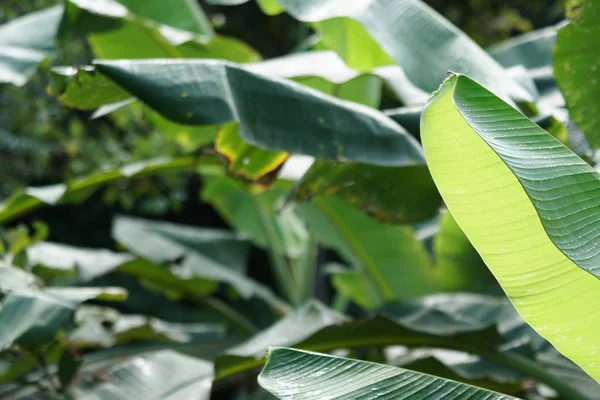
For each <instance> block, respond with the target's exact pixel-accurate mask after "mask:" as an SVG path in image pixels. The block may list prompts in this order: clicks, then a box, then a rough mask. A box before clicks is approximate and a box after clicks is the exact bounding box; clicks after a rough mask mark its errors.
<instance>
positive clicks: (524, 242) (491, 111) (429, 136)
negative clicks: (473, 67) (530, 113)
mask: <svg viewBox="0 0 600 400" xmlns="http://www.w3.org/2000/svg"><path fill="white" fill-rule="evenodd" d="M421 131H422V139H423V144H424V146H425V152H426V155H427V159H428V165H429V167H430V170H431V172H432V176H433V178H434V180H435V182H436V184H437V186H438V188H439V189H440V192H441V194H442V197H443V198H444V200H445V202H446V204H447V205H448V208H449V209H450V211H451V212H452V214H453V216H454V217H455V219H456V222H457V223H458V224H459V225H460V227H461V228H462V230H463V231H464V232H465V234H466V235H467V237H468V238H469V240H470V241H471V243H473V245H474V247H475V248H476V249H477V250H478V252H479V254H480V255H481V256H482V258H483V260H484V261H485V262H486V264H487V265H488V267H489V268H490V269H491V271H492V272H493V273H494V275H495V276H496V278H497V279H498V281H499V282H500V284H501V285H502V287H503V288H504V290H505V292H506V293H507V295H508V296H509V298H510V299H511V300H512V302H513V303H514V304H515V306H516V308H517V310H518V311H519V313H520V314H521V315H522V316H523V318H524V319H525V321H527V322H528V323H529V324H530V325H531V326H532V327H533V328H534V329H535V330H536V331H537V332H538V333H540V335H542V336H543V337H544V338H546V339H547V340H548V341H550V342H551V343H552V344H553V345H554V346H555V347H556V348H557V349H558V350H559V351H561V352H562V353H563V354H565V355H566V356H567V357H569V358H570V359H572V360H573V361H575V362H576V363H577V364H579V366H581V367H582V368H583V369H584V370H585V371H586V372H587V373H588V374H590V375H591V376H592V377H594V378H596V379H599V378H600V369H599V368H600V366H599V365H597V363H596V362H595V359H596V356H595V353H596V347H597V346H598V345H599V344H600V322H598V321H600V319H599V318H598V317H597V316H596V314H597V312H596V311H595V309H594V308H593V307H590V306H589V305H590V304H593V303H594V301H595V299H597V298H600V297H599V296H600V291H599V290H598V289H599V288H600V283H599V281H598V278H597V277H598V268H597V261H596V260H597V259H598V257H600V254H599V252H598V250H597V248H598V246H597V238H598V235H597V234H596V231H597V230H598V229H597V226H598V220H599V218H598V215H599V214H598V206H597V204H596V202H595V200H594V199H595V197H596V193H598V191H599V190H600V179H599V176H598V173H597V172H595V171H594V170H593V169H592V168H591V167H590V166H589V165H588V164H586V163H585V162H584V161H583V160H581V159H579V158H578V157H577V156H576V155H575V154H573V153H572V152H571V151H570V150H568V149H567V148H566V147H565V146H563V145H562V144H561V143H560V142H559V141H557V140H556V139H555V138H553V137H552V136H551V135H549V134H548V133H546V132H544V131H543V130H542V129H541V128H539V127H538V126H537V125H535V123H533V122H532V121H531V120H529V119H528V118H526V117H525V116H523V115H522V114H521V113H519V112H518V111H517V110H515V109H514V108H512V107H511V106H510V105H508V104H506V103H505V102H504V101H502V100H501V99H499V98H498V97H496V96H494V95H493V94H492V93H490V92H489V91H487V90H486V89H484V88H483V87H482V86H480V85H479V84H477V83H475V82H474V81H472V80H471V79H469V78H467V77H465V76H463V75H452V76H451V77H450V78H448V80H446V82H445V83H444V84H443V85H442V87H441V88H440V89H439V90H438V91H437V92H436V93H435V94H434V96H433V97H432V98H431V99H430V100H429V102H428V104H427V106H426V108H425V111H424V112H423V117H422V124H421ZM565 299H568V300H565Z"/></svg>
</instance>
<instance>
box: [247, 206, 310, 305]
mask: <svg viewBox="0 0 600 400" xmlns="http://www.w3.org/2000/svg"><path fill="white" fill-rule="evenodd" d="M254 204H255V205H256V211H257V215H258V218H259V220H260V223H261V226H262V228H263V231H264V233H265V236H266V237H267V241H268V242H269V246H270V249H269V250H268V254H269V259H270V260H271V266H272V267H273V270H274V271H273V272H274V274H275V277H276V278H277V285H278V286H279V290H280V291H281V293H282V295H283V296H284V298H285V299H286V300H287V301H289V302H290V303H291V304H292V305H294V306H296V305H298V304H299V297H298V291H297V290H296V287H297V285H296V279H295V278H294V275H293V274H292V270H291V268H290V265H289V263H288V261H287V259H286V257H285V249H284V248H283V244H282V242H281V240H282V239H281V237H282V235H281V233H279V232H277V231H276V227H275V226H273V224H272V223H271V221H269V215H270V213H269V210H267V209H265V207H264V206H263V204H261V202H260V199H257V198H255V197H254Z"/></svg>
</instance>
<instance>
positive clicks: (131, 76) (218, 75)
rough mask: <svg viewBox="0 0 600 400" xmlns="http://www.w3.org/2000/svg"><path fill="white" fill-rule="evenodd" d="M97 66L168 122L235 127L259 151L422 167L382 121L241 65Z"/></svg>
mask: <svg viewBox="0 0 600 400" xmlns="http://www.w3.org/2000/svg"><path fill="white" fill-rule="evenodd" d="M96 67H97V68H98V69H99V70H100V71H101V72H102V73H104V74H106V75H107V76H108V77H110V78H111V79H112V80H113V81H115V82H116V83H118V84H119V85H121V86H122V87H123V88H125V89H126V90H127V91H129V92H130V93H132V94H133V95H134V96H136V97H137V98H139V99H140V100H141V101H143V102H145V103H146V104H148V105H149V106H151V107H152V108H154V109H155V110H156V111H158V112H159V113H161V114H162V115H164V116H165V117H167V118H169V119H172V120H173V121H176V122H180V123H186V124H196V125H212V124H223V123H229V122H238V123H239V124H240V135H241V136H242V138H243V139H244V140H245V141H247V142H249V143H251V144H255V145H258V146H260V147H265V148H269V149H273V150H282V151H287V152H294V153H301V154H309V155H312V156H316V157H321V158H326V159H333V160H348V161H357V162H366V163H372V164H378V165H407V164H415V163H421V162H422V155H421V150H420V148H419V146H418V144H417V143H416V142H415V141H414V140H413V139H412V138H410V137H409V136H408V135H407V134H406V132H405V131H404V130H403V129H402V128H401V127H400V126H399V125H397V124H395V123H394V122H393V121H391V120H390V119H388V118H387V117H385V116H384V115H383V114H381V113H379V112H377V111H375V110H373V109H370V108H368V107H364V106H360V105H358V104H354V103H349V102H344V101H341V100H338V99H335V98H332V97H329V96H326V95H323V94H321V93H319V92H317V91H314V90H311V89H308V88H305V87H303V86H301V85H298V84H295V83H293V82H290V81H285V80H279V79H274V78H270V77H267V76H264V75H261V74H256V73H254V72H250V71H248V70H247V69H245V68H243V67H242V66H236V65H233V64H230V63H225V62H221V61H203V60H194V61H192V60H188V61H174V60H161V61H156V60H153V61H126V60H121V61H113V62H110V61H102V62H96ZM258 105H260V107H259V106H258ZM273 108H276V109H277V110H278V112H277V113H273V112H271V110H272V109H273ZM365 149H366V150H367V151H365Z"/></svg>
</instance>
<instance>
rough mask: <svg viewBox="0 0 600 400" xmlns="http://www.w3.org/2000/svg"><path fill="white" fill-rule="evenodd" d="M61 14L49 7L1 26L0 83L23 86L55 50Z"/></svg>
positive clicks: (57, 8)
mask: <svg viewBox="0 0 600 400" xmlns="http://www.w3.org/2000/svg"><path fill="white" fill-rule="evenodd" d="M62 13H63V8H62V7H60V6H57V7H52V8H49V9H46V10H43V11H39V12H35V13H31V14H28V15H25V16H23V17H21V18H18V19H15V20H13V21H10V22H8V23H6V24H4V25H2V26H0V83H5V82H9V83H13V84H15V85H18V86H22V85H24V84H25V83H26V82H27V81H28V80H29V79H30V78H31V76H32V75H33V74H34V73H35V71H36V69H37V68H38V65H39V64H40V63H41V62H42V61H43V60H44V59H45V58H47V57H49V56H50V55H51V54H52V53H53V52H54V51H55V50H56V47H55V41H56V34H57V32H58V25H59V23H60V18H61V16H62Z"/></svg>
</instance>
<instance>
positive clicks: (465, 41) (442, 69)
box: [278, 0, 535, 100]
mask: <svg viewBox="0 0 600 400" xmlns="http://www.w3.org/2000/svg"><path fill="white" fill-rule="evenodd" d="M278 2H279V4H281V6H282V7H283V8H285V10H286V11H287V12H288V13H289V14H291V15H292V16H293V17H295V18H297V19H299V20H301V21H306V22H317V23H320V22H321V21H325V23H326V24H327V23H331V21H332V19H333V18H338V19H339V18H340V17H347V18H350V19H353V20H355V21H357V22H359V23H360V24H361V25H362V26H363V27H364V29H365V31H366V32H368V33H369V35H370V36H371V37H372V38H373V39H374V40H375V41H376V42H377V43H378V44H379V46H381V49H383V51H384V52H385V53H387V54H388V55H389V56H390V57H391V59H393V60H394V61H395V62H396V63H397V64H398V65H399V66H400V67H402V69H403V70H404V71H405V72H406V75H407V76H408V78H409V80H410V81H411V82H413V83H414V84H415V85H417V87H419V88H421V89H423V90H426V91H432V90H434V89H435V85H436V84H437V83H436V82H439V81H441V80H442V79H443V78H444V77H445V76H446V73H447V71H448V70H449V69H450V70H453V71H458V72H461V73H466V74H470V75H472V76H474V77H475V78H477V79H479V80H480V81H482V82H484V83H485V84H486V85H487V86H489V87H491V88H493V89H494V90H496V91H497V92H498V93H503V94H504V95H505V97H513V98H515V99H524V100H526V99H528V100H532V99H533V96H534V95H535V93H529V92H528V91H527V90H525V89H523V87H521V86H520V85H519V84H518V83H517V82H515V81H514V80H512V79H511V78H509V77H507V75H506V73H505V71H504V69H503V68H502V67H501V66H500V65H499V64H498V63H497V62H496V61H495V60H494V59H493V58H491V57H490V56H489V55H488V54H487V53H486V52H485V51H484V50H483V49H481V48H480V47H479V46H478V45H477V44H475V42H473V41H472V40H471V39H470V38H469V37H468V36H466V35H465V34H464V33H463V32H461V31H460V30H459V29H458V28H456V27H455V26H454V25H452V24H451V23H450V22H449V21H448V20H446V19H445V18H444V17H442V16H441V15H439V14H438V13H437V12H435V11H434V10H433V9H432V8H430V7H429V6H428V5H426V4H425V3H424V2H422V1H419V0H400V1H399V0H396V1H394V2H390V1H389V0H360V1H356V2H353V3H352V4H351V5H349V4H347V3H346V2H340V1H337V0H311V1H302V2H300V1H296V0H278ZM334 21H335V20H334ZM335 32H337V29H333V32H332V33H331V35H332V38H335ZM342 44H343V41H342ZM334 50H337V51H338V52H339V54H340V56H341V57H342V58H344V51H343V50H342V51H339V50H338V49H335V48H334ZM356 50H357V51H362V50H363V49H360V48H358V47H357V48H356ZM432 54H435V57H434V58H433V59H432V57H431V55H432ZM349 65H351V66H352V64H349ZM424 65H427V68H424V67H423V66H424Z"/></svg>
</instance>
